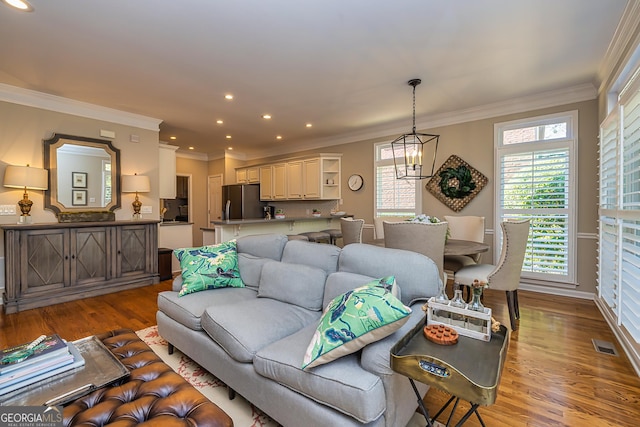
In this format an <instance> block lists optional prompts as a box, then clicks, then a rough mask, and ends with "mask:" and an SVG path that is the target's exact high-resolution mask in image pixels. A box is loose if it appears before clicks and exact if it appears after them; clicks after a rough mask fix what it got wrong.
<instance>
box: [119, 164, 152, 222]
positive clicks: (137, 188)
mask: <svg viewBox="0 0 640 427" xmlns="http://www.w3.org/2000/svg"><path fill="white" fill-rule="evenodd" d="M149 191H151V184H150V183H149V177H148V176H146V175H138V174H135V175H123V176H122V192H123V193H136V199H135V200H134V201H133V203H131V205H132V206H133V217H134V218H135V219H138V218H140V208H141V207H142V202H141V201H140V200H139V199H138V193H148V192H149Z"/></svg>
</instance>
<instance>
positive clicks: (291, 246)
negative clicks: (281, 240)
mask: <svg viewBox="0 0 640 427" xmlns="http://www.w3.org/2000/svg"><path fill="white" fill-rule="evenodd" d="M340 251H341V249H340V248H339V247H337V246H335V245H319V244H317V243H311V242H303V241H301V240H290V241H289V242H287V245H286V246H285V247H284V252H282V261H283V262H289V263H292V264H304V265H308V266H311V267H316V268H320V269H322V270H324V271H325V272H326V273H327V275H328V274H331V273H333V272H335V271H338V259H339V257H340Z"/></svg>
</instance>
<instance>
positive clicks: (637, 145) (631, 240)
mask: <svg viewBox="0 0 640 427" xmlns="http://www.w3.org/2000/svg"><path fill="white" fill-rule="evenodd" d="M621 104H622V211H623V212H624V215H621V218H622V224H621V230H620V231H621V242H622V244H621V252H622V259H621V263H622V265H621V271H622V273H621V283H620V301H621V307H620V312H621V313H620V322H621V324H622V325H623V326H624V327H625V328H627V330H628V331H629V333H630V334H631V336H632V337H633V339H635V340H636V342H640V80H639V79H636V82H635V84H634V85H632V86H631V87H630V88H629V90H626V91H625V93H623V95H622V96H621Z"/></svg>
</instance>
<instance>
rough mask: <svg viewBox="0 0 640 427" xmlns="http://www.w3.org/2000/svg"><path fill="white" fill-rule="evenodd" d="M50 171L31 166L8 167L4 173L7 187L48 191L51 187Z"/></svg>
mask: <svg viewBox="0 0 640 427" xmlns="http://www.w3.org/2000/svg"><path fill="white" fill-rule="evenodd" d="M48 181H49V171H48V170H46V169H41V168H33V167H30V166H13V165H9V166H7V169H5V171H4V183H3V185H4V186H5V187H11V188H27V189H31V190H46V189H47V188H48V187H49V183H48Z"/></svg>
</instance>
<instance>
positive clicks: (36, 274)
mask: <svg viewBox="0 0 640 427" xmlns="http://www.w3.org/2000/svg"><path fill="white" fill-rule="evenodd" d="M67 236H68V233H67V232H66V230H48V231H46V232H41V231H38V232H27V233H26V234H25V236H23V237H24V239H25V240H24V241H26V244H23V245H21V248H20V250H21V251H22V254H21V257H20V263H21V265H20V268H21V270H22V274H21V277H22V278H24V279H23V280H21V284H20V286H21V289H22V293H24V294H26V293H31V292H40V291H45V290H48V289H55V288H62V287H64V285H65V283H68V281H69V268H68V267H69V259H68V256H66V255H67V251H68V247H67V246H68V237H67ZM24 241H23V242H24Z"/></svg>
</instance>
